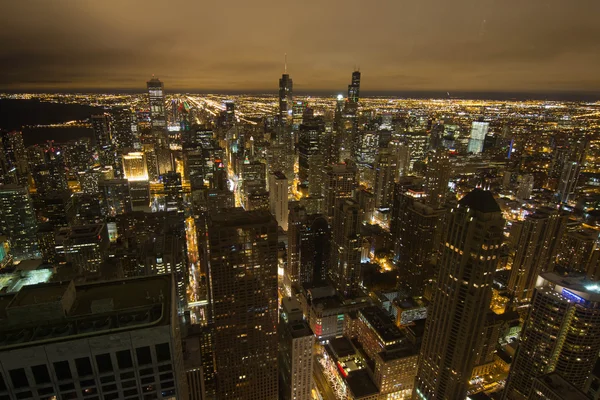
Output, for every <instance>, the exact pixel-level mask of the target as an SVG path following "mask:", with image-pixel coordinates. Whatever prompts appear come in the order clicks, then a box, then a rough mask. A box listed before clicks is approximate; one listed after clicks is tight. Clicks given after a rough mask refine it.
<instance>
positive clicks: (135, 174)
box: [123, 152, 148, 181]
mask: <svg viewBox="0 0 600 400" xmlns="http://www.w3.org/2000/svg"><path fill="white" fill-rule="evenodd" d="M123 176H124V178H125V179H127V180H128V181H147V180H148V164H147V162H146V155H145V154H144V153H142V152H131V153H127V154H123Z"/></svg>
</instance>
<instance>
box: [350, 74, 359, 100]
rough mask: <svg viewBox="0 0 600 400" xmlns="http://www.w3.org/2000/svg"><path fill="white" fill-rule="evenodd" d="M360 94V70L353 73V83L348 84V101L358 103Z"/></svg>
mask: <svg viewBox="0 0 600 400" xmlns="http://www.w3.org/2000/svg"><path fill="white" fill-rule="evenodd" d="M359 95H360V71H354V72H353V73H352V83H351V84H350V85H348V101H349V102H350V103H353V104H356V103H358V99H359Z"/></svg>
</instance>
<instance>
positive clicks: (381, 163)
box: [363, 148, 398, 211]
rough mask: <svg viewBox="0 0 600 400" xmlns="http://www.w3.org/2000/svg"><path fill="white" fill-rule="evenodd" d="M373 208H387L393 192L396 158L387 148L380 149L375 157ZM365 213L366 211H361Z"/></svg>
mask: <svg viewBox="0 0 600 400" xmlns="http://www.w3.org/2000/svg"><path fill="white" fill-rule="evenodd" d="M373 167H374V168H375V185H374V186H375V193H374V194H375V208H377V209H379V208H389V207H391V205H392V194H393V192H394V175H395V172H396V168H397V167H398V164H397V158H396V156H395V154H393V153H392V151H391V149H389V148H380V149H379V152H378V154H377V155H376V156H375V164H374V166H373ZM363 211H367V210H363Z"/></svg>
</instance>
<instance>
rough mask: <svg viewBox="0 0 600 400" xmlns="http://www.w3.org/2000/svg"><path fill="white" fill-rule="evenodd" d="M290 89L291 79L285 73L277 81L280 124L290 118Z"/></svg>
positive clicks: (291, 99) (291, 104) (291, 86)
mask: <svg viewBox="0 0 600 400" xmlns="http://www.w3.org/2000/svg"><path fill="white" fill-rule="evenodd" d="M286 70H287V64H286ZM292 89H293V82H292V78H290V76H289V75H288V73H287V71H286V73H284V74H283V75H281V79H279V118H281V122H285V121H287V120H288V119H291V118H292V107H293V98H292Z"/></svg>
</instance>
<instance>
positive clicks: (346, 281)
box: [330, 199, 362, 297]
mask: <svg viewBox="0 0 600 400" xmlns="http://www.w3.org/2000/svg"><path fill="white" fill-rule="evenodd" d="M361 224H362V216H361V210H360V206H359V205H358V203H357V202H356V201H354V200H352V199H339V200H338V203H337V206H336V207H335V211H334V216H333V224H332V243H331V259H330V260H331V269H330V274H331V278H332V281H333V283H334V285H335V287H336V289H337V290H338V291H339V292H340V293H342V294H343V295H344V296H348V297H351V296H353V295H355V294H357V293H358V290H359V286H360V283H361V275H360V267H361V265H360V264H361V246H362V241H361V235H360V227H361Z"/></svg>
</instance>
